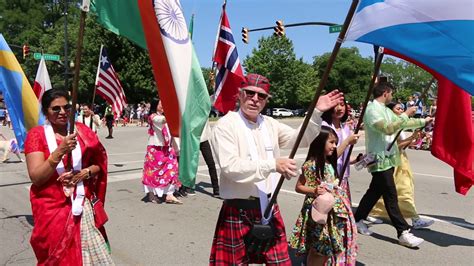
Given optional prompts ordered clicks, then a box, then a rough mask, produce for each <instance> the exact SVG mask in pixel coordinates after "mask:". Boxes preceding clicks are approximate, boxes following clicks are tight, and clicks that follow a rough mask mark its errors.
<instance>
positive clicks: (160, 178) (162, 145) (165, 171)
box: [142, 101, 182, 204]
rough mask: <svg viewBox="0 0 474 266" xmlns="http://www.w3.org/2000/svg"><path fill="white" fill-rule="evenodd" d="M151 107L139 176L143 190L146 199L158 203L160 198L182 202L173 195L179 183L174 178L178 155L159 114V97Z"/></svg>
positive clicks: (160, 109)
mask: <svg viewBox="0 0 474 266" xmlns="http://www.w3.org/2000/svg"><path fill="white" fill-rule="evenodd" d="M155 106H156V107H155ZM154 107H155V108H156V112H153V113H152V114H151V115H150V116H149V117H148V125H149V129H148V135H149V136H148V145H147V149H146V155H145V164H144V165H143V178H142V183H143V185H144V190H145V193H147V196H148V201H149V202H153V203H161V202H162V201H163V200H164V201H165V202H166V203H172V204H182V202H181V201H180V200H178V199H177V198H176V197H175V196H174V195H173V193H174V192H175V191H177V190H178V189H179V187H180V186H181V183H180V182H179V180H178V159H177V155H176V152H175V149H174V148H173V145H172V141H173V139H172V137H171V135H170V132H169V129H168V125H167V124H166V118H165V116H164V115H163V107H162V106H161V101H159V102H158V104H153V106H152V107H151V110H153V111H154ZM164 195H166V196H164ZM162 198H164V199H162Z"/></svg>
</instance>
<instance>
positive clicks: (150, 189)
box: [143, 184, 176, 197]
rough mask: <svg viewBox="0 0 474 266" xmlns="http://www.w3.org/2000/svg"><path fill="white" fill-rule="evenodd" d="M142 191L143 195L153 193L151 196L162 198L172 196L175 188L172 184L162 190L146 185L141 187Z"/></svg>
mask: <svg viewBox="0 0 474 266" xmlns="http://www.w3.org/2000/svg"><path fill="white" fill-rule="evenodd" d="M143 190H144V191H145V193H149V192H153V194H155V195H157V196H158V197H162V196H163V194H166V195H173V193H174V192H175V191H176V187H175V186H174V185H172V184H169V185H168V186H166V187H164V188H154V187H149V186H147V185H143Z"/></svg>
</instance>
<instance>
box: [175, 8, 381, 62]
mask: <svg viewBox="0 0 474 266" xmlns="http://www.w3.org/2000/svg"><path fill="white" fill-rule="evenodd" d="M351 2H352V1H350V0H228V2H227V8H226V11H227V16H228V18H229V22H230V26H231V28H232V32H233V34H234V39H235V42H236V45H237V51H238V53H239V57H240V59H241V60H243V59H244V58H245V57H246V56H247V55H249V54H250V53H251V52H252V49H253V48H255V47H256V46H257V44H258V39H259V38H260V37H261V36H269V35H271V34H273V31H270V30H268V31H259V32H251V33H249V39H250V40H249V44H245V43H243V42H242V40H241V39H242V38H241V29H242V27H247V28H250V29H252V28H261V27H270V26H274V25H275V21H276V20H283V22H284V23H286V24H291V23H299V22H310V21H324V22H333V23H338V24H342V23H343V22H344V19H345V17H346V14H347V11H348V10H349V7H350V5H351ZM222 3H223V0H181V5H182V7H183V12H184V15H185V17H186V20H187V23H188V25H189V21H190V19H191V14H193V13H194V14H195V17H194V34H193V43H194V48H195V50H196V52H197V54H198V58H199V61H200V63H201V65H202V66H205V67H209V66H210V65H211V58H212V52H213V49H214V42H215V39H216V33H217V27H218V22H219V17H220V14H221V10H222V9H221V8H222ZM286 35H287V37H288V38H290V39H291V40H292V41H293V45H294V48H295V53H296V56H297V57H298V58H300V57H303V59H304V60H305V61H306V62H308V63H311V62H312V61H313V60H312V58H313V56H315V55H321V54H323V53H326V52H331V51H332V49H333V47H334V43H335V41H336V38H337V35H338V34H337V33H333V34H329V29H328V27H326V26H303V27H293V28H288V29H286ZM352 46H355V47H357V48H359V51H360V53H361V54H362V56H363V57H368V56H373V48H372V46H370V45H368V44H364V43H356V42H347V43H344V44H343V47H352Z"/></svg>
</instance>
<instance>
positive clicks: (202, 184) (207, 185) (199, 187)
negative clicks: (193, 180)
mask: <svg viewBox="0 0 474 266" xmlns="http://www.w3.org/2000/svg"><path fill="white" fill-rule="evenodd" d="M204 188H212V185H211V184H210V183H207V182H202V181H201V182H199V183H197V184H196V189H195V190H196V191H197V192H199V193H202V194H204V195H207V196H210V197H213V195H212V193H211V192H208V191H206V190H205V189H204Z"/></svg>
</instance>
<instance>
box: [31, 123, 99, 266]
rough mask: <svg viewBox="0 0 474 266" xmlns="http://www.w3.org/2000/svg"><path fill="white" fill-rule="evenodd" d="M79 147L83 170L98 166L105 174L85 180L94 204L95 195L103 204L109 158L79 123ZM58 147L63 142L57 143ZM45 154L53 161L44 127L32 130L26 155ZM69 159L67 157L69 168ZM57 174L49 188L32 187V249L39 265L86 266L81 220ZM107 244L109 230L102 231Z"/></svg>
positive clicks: (88, 131) (91, 132) (86, 189)
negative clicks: (72, 209) (33, 153)
mask: <svg viewBox="0 0 474 266" xmlns="http://www.w3.org/2000/svg"><path fill="white" fill-rule="evenodd" d="M76 128H77V131H78V137H77V139H78V143H79V145H80V147H81V151H82V167H83V168H85V167H88V166H90V165H94V164H95V165H97V166H99V167H100V169H101V171H100V172H99V173H98V174H97V175H96V177H95V178H91V179H88V180H84V189H85V197H86V198H87V199H89V200H91V198H92V195H93V194H95V195H96V196H97V197H98V198H99V199H100V200H101V201H102V202H103V203H104V202H105V192H106V188H107V154H106V151H105V149H104V147H103V146H102V144H101V143H100V142H99V139H98V137H97V135H96V134H95V133H94V132H93V131H92V130H90V129H89V128H88V127H87V126H85V125H82V124H80V123H76ZM56 142H57V143H58V145H59V144H60V142H61V141H58V140H56ZM31 152H43V154H44V159H45V160H47V158H48V157H49V149H48V144H47V141H46V135H45V131H44V128H43V126H37V127H35V128H32V129H31V130H30V131H29V132H28V136H27V138H26V141H25V154H28V153H31ZM67 157H68V155H66V156H64V158H63V163H64V164H66V162H67ZM57 178H58V173H57V172H55V173H54V174H53V175H52V176H51V177H50V178H49V180H48V181H47V183H46V184H44V185H42V186H41V187H38V186H36V185H32V186H31V189H30V201H31V208H32V211H33V218H34V228H33V232H32V234H31V240H30V243H31V246H32V248H33V250H34V252H35V255H36V259H37V260H38V265H82V251H81V235H80V224H81V216H74V215H72V212H71V208H72V206H71V205H72V204H71V199H70V198H68V197H66V196H65V195H64V192H63V187H62V184H61V183H60V182H59V181H57V180H56V179H57ZM99 230H100V232H101V233H102V235H103V236H104V238H105V239H106V240H107V237H106V234H105V228H104V227H101V228H99Z"/></svg>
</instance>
